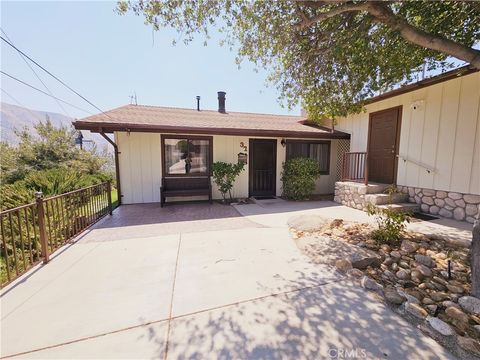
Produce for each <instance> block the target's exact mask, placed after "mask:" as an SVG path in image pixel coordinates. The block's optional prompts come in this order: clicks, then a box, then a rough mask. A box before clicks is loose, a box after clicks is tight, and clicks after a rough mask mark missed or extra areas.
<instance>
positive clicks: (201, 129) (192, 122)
mask: <svg viewBox="0 0 480 360" xmlns="http://www.w3.org/2000/svg"><path fill="white" fill-rule="evenodd" d="M305 120H306V119H305V118H303V117H301V116H285V115H271V114H254V113H243V112H229V113H226V114H222V113H219V112H217V111H212V110H202V111H197V110H195V109H181V108H171V107H159V106H144V105H126V106H122V107H119V108H116V109H113V110H110V111H107V112H105V113H102V114H98V115H93V116H89V117H87V118H84V119H81V120H77V121H75V122H74V123H73V125H74V126H75V128H76V129H78V130H91V131H95V132H100V131H104V132H112V131H150V132H165V133H192V134H223V135H254V136H279V137H313V138H349V137H350V136H349V135H348V134H346V133H343V132H339V131H334V132H333V133H332V132H331V131H330V130H329V129H326V128H323V127H318V126H311V125H305V124H303V122H305Z"/></svg>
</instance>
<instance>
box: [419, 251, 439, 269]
mask: <svg viewBox="0 0 480 360" xmlns="http://www.w3.org/2000/svg"><path fill="white" fill-rule="evenodd" d="M415 261H416V262H417V263H419V264H422V265H425V266H428V267H430V268H431V267H435V260H433V259H432V258H431V257H430V256H427V255H418V254H417V255H415Z"/></svg>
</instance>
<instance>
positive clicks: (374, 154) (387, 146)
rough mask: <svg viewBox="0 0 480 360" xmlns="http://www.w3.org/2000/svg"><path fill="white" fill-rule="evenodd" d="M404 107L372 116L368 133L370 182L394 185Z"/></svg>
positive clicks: (379, 112)
mask: <svg viewBox="0 0 480 360" xmlns="http://www.w3.org/2000/svg"><path fill="white" fill-rule="evenodd" d="M401 112H402V107H395V108H391V109H387V110H382V111H378V112H375V113H372V114H370V125H369V131H368V180H369V181H373V182H379V183H382V184H394V183H395V181H396V176H397V155H398V143H399V139H400V119H401Z"/></svg>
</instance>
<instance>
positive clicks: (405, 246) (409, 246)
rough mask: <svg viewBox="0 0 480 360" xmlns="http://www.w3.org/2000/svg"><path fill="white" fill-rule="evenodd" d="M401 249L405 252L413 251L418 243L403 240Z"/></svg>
mask: <svg viewBox="0 0 480 360" xmlns="http://www.w3.org/2000/svg"><path fill="white" fill-rule="evenodd" d="M401 249H402V250H403V251H405V252H407V253H413V252H415V251H417V249H418V245H417V244H416V243H414V242H412V241H410V240H403V241H402V245H401Z"/></svg>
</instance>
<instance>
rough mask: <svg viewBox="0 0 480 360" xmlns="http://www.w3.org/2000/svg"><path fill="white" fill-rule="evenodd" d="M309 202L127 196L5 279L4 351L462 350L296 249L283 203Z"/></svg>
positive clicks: (48, 355)
mask: <svg viewBox="0 0 480 360" xmlns="http://www.w3.org/2000/svg"><path fill="white" fill-rule="evenodd" d="M314 205H315V204H314V203H309V204H308V206H307V205H305V204H304V205H302V204H296V205H295V206H296V207H294V208H292V207H290V208H289V209H288V211H287V210H285V211H280V210H278V211H277V212H275V211H273V212H272V211H266V210H265V211H264V212H265V214H262V211H263V210H262V206H259V205H243V207H242V206H239V207H238V210H239V211H240V212H241V213H243V214H244V215H246V216H242V215H241V214H240V213H239V212H238V211H237V210H235V208H233V207H231V206H222V205H218V204H214V205H207V204H185V205H171V206H167V207H166V208H163V209H160V207H159V206H158V205H156V204H155V205H142V206H139V205H127V206H122V207H120V208H119V209H117V210H116V211H115V213H114V215H113V216H112V217H107V218H106V219H104V220H103V221H102V222H101V223H99V224H97V225H96V226H95V227H94V228H93V229H91V230H90V231H88V232H87V233H85V234H84V235H83V236H82V237H81V239H80V240H79V241H78V242H77V243H76V244H74V245H71V246H69V247H68V248H65V249H63V251H60V252H58V253H56V255H55V256H54V259H53V261H52V262H51V263H49V264H48V265H46V266H41V267H38V268H36V269H35V270H34V271H32V272H30V273H28V274H27V275H26V276H25V277H23V278H22V279H20V281H19V282H17V283H16V284H13V286H10V287H8V288H5V289H3V290H2V298H1V316H2V322H1V330H2V333H1V356H2V357H11V356H13V357H18V358H29V359H52V358H57V359H75V358H88V359H103V358H112V359H120V358H135V359H167V358H168V359H202V358H212V359H217V358H221V359H247V358H256V359H270V358H275V359H329V358H332V359H340V358H346V357H345V354H349V356H350V357H349V358H358V359H367V358H368V359H372V358H379V359H380V358H381V359H385V358H389V359H404V358H408V359H447V358H448V359H450V358H453V357H452V356H451V355H449V353H447V352H446V350H444V349H443V348H442V347H441V346H440V345H438V344H437V343H435V342H434V341H433V340H432V339H430V338H428V337H426V336H424V335H423V334H422V333H421V332H419V331H418V330H417V329H415V328H413V327H412V326H410V325H409V324H408V323H406V322H405V321H404V320H402V319H401V318H400V317H399V316H397V315H395V314H394V313H393V312H391V311H390V310H389V309H388V308H386V307H385V306H384V305H383V304H382V303H381V302H380V301H378V299H376V298H375V297H374V296H373V295H371V294H369V293H367V292H365V291H363V289H360V288H358V287H356V286H354V285H352V284H351V283H349V282H348V281H347V280H346V279H345V278H343V277H342V276H341V275H339V274H337V273H335V272H334V270H333V269H331V268H329V267H326V266H320V265H315V264H312V263H310V262H309V261H308V259H307V258H306V257H304V256H303V255H302V254H301V253H300V252H299V251H298V250H297V248H296V246H295V244H294V242H293V241H292V240H291V239H290V237H289V232H288V229H287V226H286V222H285V219H286V213H293V214H301V213H302V212H305V213H310V212H311V211H314V210H313V207H312V208H310V207H311V206H314ZM320 205H321V206H323V205H325V203H318V204H317V206H320ZM332 211H335V210H334V209H332ZM255 216H260V217H261V218H255ZM342 354H343V355H342ZM352 354H353V355H355V356H356V357H353V356H352ZM342 356H343V357H342Z"/></svg>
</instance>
